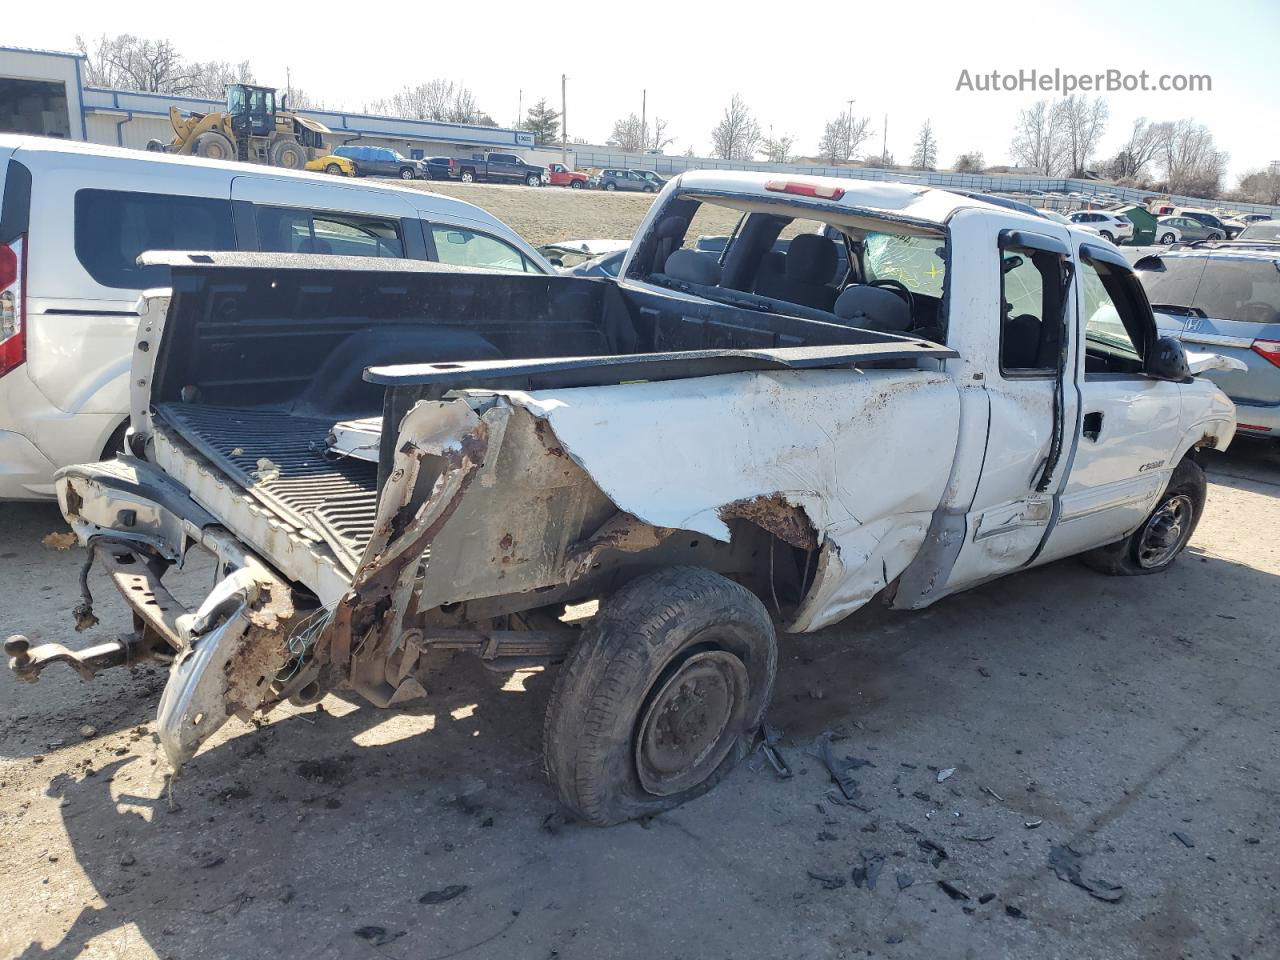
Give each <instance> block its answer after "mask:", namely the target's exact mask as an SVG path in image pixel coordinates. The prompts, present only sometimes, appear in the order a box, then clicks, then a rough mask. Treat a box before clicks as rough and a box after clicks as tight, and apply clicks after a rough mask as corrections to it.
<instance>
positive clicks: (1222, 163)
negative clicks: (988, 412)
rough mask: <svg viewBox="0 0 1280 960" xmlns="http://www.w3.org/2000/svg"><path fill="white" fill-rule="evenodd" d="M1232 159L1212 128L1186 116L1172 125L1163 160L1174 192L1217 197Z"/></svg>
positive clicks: (1167, 178)
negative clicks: (1217, 145) (1221, 147)
mask: <svg viewBox="0 0 1280 960" xmlns="http://www.w3.org/2000/svg"><path fill="white" fill-rule="evenodd" d="M1228 159H1229V157H1228V154H1227V153H1226V152H1224V151H1222V150H1219V149H1217V147H1216V145H1215V144H1214V142H1213V134H1212V133H1211V132H1210V130H1209V128H1208V127H1206V126H1205V125H1204V124H1202V123H1196V122H1195V120H1193V119H1192V118H1190V117H1184V118H1183V119H1181V120H1179V121H1177V122H1176V123H1174V124H1172V126H1171V128H1170V131H1169V136H1168V137H1167V138H1166V139H1165V141H1164V148H1163V156H1162V157H1161V158H1160V161H1161V163H1162V165H1163V167H1164V175H1165V184H1166V186H1167V188H1168V190H1169V192H1170V193H1182V194H1192V195H1195V196H1202V197H1216V196H1217V195H1218V193H1219V191H1220V190H1221V189H1222V178H1223V176H1224V175H1225V174H1226V171H1227V160H1228Z"/></svg>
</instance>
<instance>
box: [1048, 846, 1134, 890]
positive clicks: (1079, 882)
mask: <svg viewBox="0 0 1280 960" xmlns="http://www.w3.org/2000/svg"><path fill="white" fill-rule="evenodd" d="M1084 865H1085V860H1084V856H1083V855H1082V854H1080V853H1078V852H1077V851H1075V850H1072V849H1071V848H1070V847H1069V846H1067V845H1066V844H1063V845H1061V846H1055V847H1051V848H1050V849H1049V866H1050V867H1052V868H1053V872H1054V873H1055V874H1057V877H1058V879H1059V880H1062V881H1064V882H1066V883H1070V884H1074V885H1075V886H1077V887H1079V888H1080V889H1081V890H1084V891H1085V892H1087V893H1088V894H1089V896H1091V897H1096V898H1097V899H1098V900H1103V901H1105V902H1107V903H1117V902H1119V901H1120V900H1121V899H1123V898H1124V887H1122V886H1119V885H1118V884H1114V883H1111V882H1110V881H1107V880H1103V879H1101V878H1099V877H1094V876H1085V875H1084Z"/></svg>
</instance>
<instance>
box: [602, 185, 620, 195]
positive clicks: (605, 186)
mask: <svg viewBox="0 0 1280 960" xmlns="http://www.w3.org/2000/svg"><path fill="white" fill-rule="evenodd" d="M604 188H605V189H606V190H608V191H609V192H610V193H612V192H613V191H614V190H617V189H618V188H617V187H615V186H614V185H613V184H612V183H606V184H605V185H604Z"/></svg>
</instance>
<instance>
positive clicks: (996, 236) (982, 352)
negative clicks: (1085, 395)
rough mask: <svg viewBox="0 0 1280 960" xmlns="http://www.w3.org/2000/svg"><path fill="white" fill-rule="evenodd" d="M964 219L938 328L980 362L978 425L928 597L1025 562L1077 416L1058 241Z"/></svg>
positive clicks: (1038, 538)
mask: <svg viewBox="0 0 1280 960" xmlns="http://www.w3.org/2000/svg"><path fill="white" fill-rule="evenodd" d="M967 220H968V218H966V217H964V215H961V216H958V217H957V218H955V220H954V221H953V225H952V230H953V235H952V242H953V249H955V250H956V253H955V254H954V255H953V260H954V263H953V267H952V272H951V277H952V285H951V298H952V315H951V319H950V321H949V326H950V331H952V332H954V334H955V336H956V337H957V338H958V339H964V340H967V341H968V342H967V343H966V344H965V345H964V346H960V345H958V344H957V347H956V348H957V349H958V350H959V351H960V352H961V353H962V354H963V355H966V356H969V357H971V358H988V359H986V360H985V362H984V363H983V364H982V365H981V367H980V369H978V370H977V371H976V372H975V373H973V374H971V376H973V377H974V378H980V379H981V380H982V382H983V383H984V384H985V387H986V394H987V400H988V403H989V404H990V423H989V427H988V431H987V438H986V450H985V456H984V458H983V460H982V464H981V474H980V476H979V477H978V479H977V485H976V489H975V492H974V496H973V501H972V503H971V504H970V506H969V509H968V512H967V514H966V517H965V531H964V542H963V545H962V546H961V548H960V550H959V553H958V555H957V557H956V559H955V562H954V564H953V565H952V567H951V570H950V574H949V575H948V577H947V579H946V581H945V584H943V586H942V587H941V589H940V590H939V591H938V594H937V595H941V594H943V593H950V592H953V591H955V590H959V589H961V588H963V587H966V586H970V585H971V584H974V583H978V582H981V581H983V580H988V579H990V578H992V577H995V576H998V575H999V574H1002V573H1006V572H1008V571H1010V570H1015V569H1017V568H1018V567H1021V566H1023V565H1025V564H1026V563H1028V562H1030V561H1031V559H1032V558H1033V557H1034V556H1035V555H1036V551H1037V550H1039V549H1040V546H1041V544H1042V542H1043V540H1044V537H1045V533H1046V531H1047V530H1048V529H1049V527H1050V525H1051V523H1052V521H1053V515H1054V510H1053V505H1054V500H1053V498H1054V495H1055V494H1056V493H1057V492H1058V491H1059V490H1060V489H1061V487H1062V483H1063V480H1062V478H1063V476H1064V475H1065V465H1066V456H1067V454H1068V453H1069V452H1070V446H1069V443H1070V439H1071V433H1072V431H1073V430H1074V425H1075V422H1076V415H1077V399H1078V398H1077V395H1076V392H1075V390H1074V388H1073V385H1072V384H1071V382H1070V380H1071V377H1072V370H1073V368H1074V343H1073V341H1072V339H1071V338H1070V337H1069V336H1068V329H1067V323H1066V319H1065V318H1066V317H1067V316H1069V312H1068V306H1069V304H1068V300H1069V293H1070V290H1069V286H1068V279H1069V277H1070V270H1069V266H1068V263H1069V247H1068V241H1067V231H1066V230H1064V229H1062V228H1060V227H1057V226H1056V225H1054V224H1050V223H1047V222H1046V223H1045V224H1044V225H1043V226H1040V225H1037V226H1036V228H1035V232H1032V231H1027V230H1008V229H1001V226H1002V225H1005V226H1007V223H1008V221H1007V220H1003V219H1002V218H999V217H994V216H992V215H991V214H990V213H989V212H985V211H984V212H980V213H979V214H978V216H977V219H976V223H975V224H972V225H971V224H969V223H967V222H966V221H967ZM975 226H976V227H978V229H976V230H975V229H974V227H975ZM962 244H964V245H965V247H962ZM966 247H967V250H966V249H965V248H966ZM966 252H967V254H968V261H967V263H966V262H964V260H963V258H964V256H965V254H966ZM965 311H968V312H969V315H967V316H966V315H965ZM950 341H951V336H950V335H949V336H948V343H949V344H950ZM1064 374H1065V380H1064ZM965 442H969V441H966V440H965V438H962V443H965Z"/></svg>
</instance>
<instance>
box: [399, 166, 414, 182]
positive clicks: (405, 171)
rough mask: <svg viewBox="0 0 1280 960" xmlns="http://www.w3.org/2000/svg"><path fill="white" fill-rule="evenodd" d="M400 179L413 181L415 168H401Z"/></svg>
mask: <svg viewBox="0 0 1280 960" xmlns="http://www.w3.org/2000/svg"><path fill="white" fill-rule="evenodd" d="M400 179H401V180H412V179H413V167H401V168H400Z"/></svg>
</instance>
